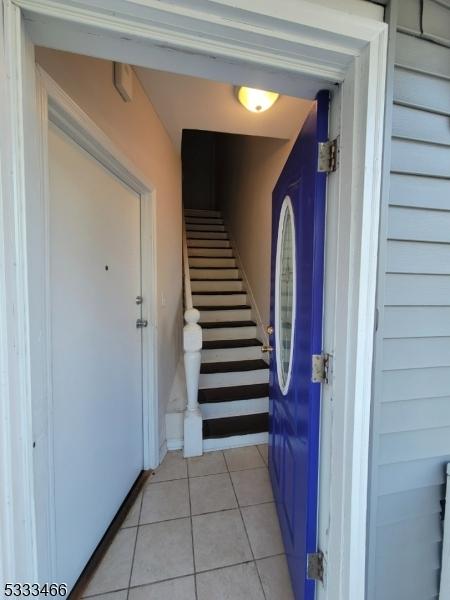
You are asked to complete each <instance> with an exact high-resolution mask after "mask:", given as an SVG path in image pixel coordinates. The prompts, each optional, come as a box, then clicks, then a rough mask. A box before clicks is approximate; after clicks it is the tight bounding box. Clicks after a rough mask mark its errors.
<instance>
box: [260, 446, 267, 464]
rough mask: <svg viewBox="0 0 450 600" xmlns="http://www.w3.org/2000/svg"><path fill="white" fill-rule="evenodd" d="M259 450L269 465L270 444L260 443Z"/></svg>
mask: <svg viewBox="0 0 450 600" xmlns="http://www.w3.org/2000/svg"><path fill="white" fill-rule="evenodd" d="M258 450H259V452H260V453H261V456H262V459H263V461H264V462H265V464H266V465H267V466H268V465H269V445H268V444H259V446H258Z"/></svg>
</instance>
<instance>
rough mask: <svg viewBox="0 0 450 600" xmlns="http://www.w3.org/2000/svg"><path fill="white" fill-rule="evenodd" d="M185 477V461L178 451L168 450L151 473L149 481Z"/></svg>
mask: <svg viewBox="0 0 450 600" xmlns="http://www.w3.org/2000/svg"><path fill="white" fill-rule="evenodd" d="M185 477H187V461H186V459H185V458H184V457H183V454H182V453H181V452H180V451H177V452H168V453H167V454H166V456H165V457H164V460H163V461H162V463H161V465H160V466H159V467H158V468H157V469H156V471H155V474H154V475H151V477H150V479H149V483H156V482H158V481H170V480H171V479H183V478H185Z"/></svg>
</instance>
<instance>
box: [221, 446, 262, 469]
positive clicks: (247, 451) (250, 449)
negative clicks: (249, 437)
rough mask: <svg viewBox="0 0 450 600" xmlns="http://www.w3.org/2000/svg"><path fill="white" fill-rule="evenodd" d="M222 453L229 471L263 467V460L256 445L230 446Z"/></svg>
mask: <svg viewBox="0 0 450 600" xmlns="http://www.w3.org/2000/svg"><path fill="white" fill-rule="evenodd" d="M224 454H225V460H226V461H227V466H228V469H229V470H230V471H242V470H244V469H254V468H256V467H264V461H263V459H262V456H261V454H260V453H259V451H258V448H257V447H256V446H244V447H243V448H231V449H230V450H225V451H224Z"/></svg>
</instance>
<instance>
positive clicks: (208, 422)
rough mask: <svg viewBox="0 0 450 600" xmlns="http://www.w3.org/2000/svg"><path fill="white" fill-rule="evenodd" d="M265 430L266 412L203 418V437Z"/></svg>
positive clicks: (266, 423)
mask: <svg viewBox="0 0 450 600" xmlns="http://www.w3.org/2000/svg"><path fill="white" fill-rule="evenodd" d="M265 431H269V414H268V413H260V414H256V415H241V416H238V417H222V418H221V419H205V420H204V421H203V439H211V438H223V437H231V436H234V435H249V434H252V433H262V432H265Z"/></svg>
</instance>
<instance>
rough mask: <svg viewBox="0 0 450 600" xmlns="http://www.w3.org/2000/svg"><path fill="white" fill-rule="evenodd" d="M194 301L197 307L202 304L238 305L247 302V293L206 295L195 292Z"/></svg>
mask: <svg viewBox="0 0 450 600" xmlns="http://www.w3.org/2000/svg"><path fill="white" fill-rule="evenodd" d="M192 302H193V303H194V306H195V307H197V308H198V307H202V306H238V305H241V306H242V305H243V304H247V294H225V295H223V296H221V295H220V294H217V295H212V296H210V295H205V296H202V295H201V294H194V295H193V296H192Z"/></svg>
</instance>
